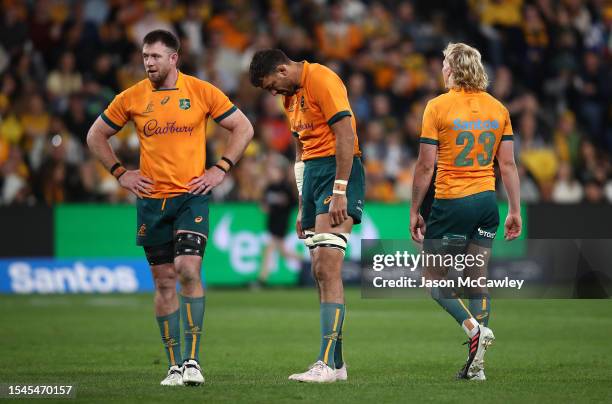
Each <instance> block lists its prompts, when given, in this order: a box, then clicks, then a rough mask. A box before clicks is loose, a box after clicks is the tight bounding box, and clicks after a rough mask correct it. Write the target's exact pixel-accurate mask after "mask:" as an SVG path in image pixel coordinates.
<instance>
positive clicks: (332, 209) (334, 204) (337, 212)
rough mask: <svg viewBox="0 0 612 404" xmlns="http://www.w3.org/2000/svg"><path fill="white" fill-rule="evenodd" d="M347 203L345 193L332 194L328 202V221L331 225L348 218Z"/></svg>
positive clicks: (340, 222) (336, 224)
mask: <svg viewBox="0 0 612 404" xmlns="http://www.w3.org/2000/svg"><path fill="white" fill-rule="evenodd" d="M347 205H348V202H347V199H346V195H339V194H332V198H331V202H330V203H329V223H330V224H331V225H332V226H339V225H341V224H342V223H343V222H344V221H345V220H348V211H347V208H346V207H347Z"/></svg>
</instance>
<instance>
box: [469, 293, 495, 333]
mask: <svg viewBox="0 0 612 404" xmlns="http://www.w3.org/2000/svg"><path fill="white" fill-rule="evenodd" d="M469 307H470V312H471V313H472V315H473V316H474V318H475V319H476V321H478V322H479V323H480V324H482V325H484V326H485V327H487V326H488V325H489V316H490V315H491V298H490V297H489V295H477V296H471V297H470V306H469Z"/></svg>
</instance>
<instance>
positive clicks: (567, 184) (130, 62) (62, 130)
mask: <svg viewBox="0 0 612 404" xmlns="http://www.w3.org/2000/svg"><path fill="white" fill-rule="evenodd" d="M0 2H1V6H0V204H3V205H10V204H34V203H47V204H54V203H61V202H92V201H109V202H123V201H130V200H132V199H131V198H133V197H132V196H130V195H129V194H128V193H127V192H126V191H124V190H123V189H121V188H120V187H119V186H118V184H117V182H116V181H115V179H114V178H113V177H112V176H110V175H109V174H108V173H107V172H106V170H104V168H103V167H102V166H101V165H100V164H99V163H97V162H96V161H95V159H93V158H92V156H91V155H90V153H89V152H88V150H87V146H86V142H85V140H86V135H87V131H88V129H89V127H90V125H91V124H92V122H93V121H94V120H95V119H96V118H97V116H98V115H99V114H100V113H101V112H102V111H103V110H104V109H105V108H106V106H107V104H108V103H109V102H110V101H111V100H112V99H113V97H114V95H115V94H117V93H119V92H120V91H122V90H123V89H125V88H127V87H129V86H130V85H132V84H134V83H136V82H138V81H139V80H141V79H143V78H144V70H143V66H142V57H141V50H140V44H141V40H142V38H143V37H144V35H145V34H146V33H147V32H149V31H150V30H152V29H156V28H165V29H169V30H172V31H174V32H175V33H177V34H178V35H179V37H180V39H181V43H182V50H181V56H180V69H181V71H183V72H185V73H187V74H192V75H195V76H197V77H199V78H201V79H203V80H207V81H210V82H212V83H213V84H215V85H216V86H218V87H219V88H221V89H222V90H223V91H224V92H225V93H226V94H228V95H229V96H230V98H231V99H232V101H234V102H235V104H236V105H238V106H239V108H240V109H241V110H242V111H244V112H245V114H246V115H247V116H248V117H249V118H250V119H251V121H252V122H253V125H254V127H255V133H256V135H255V140H254V141H253V143H252V144H251V145H250V146H249V147H248V149H247V151H246V154H245V157H244V158H243V160H242V161H241V162H240V164H239V165H238V166H237V167H236V168H235V169H234V170H233V171H232V172H231V175H230V176H228V178H227V179H226V181H224V183H223V184H222V185H221V186H219V187H218V188H217V189H215V191H214V198H215V199H217V200H240V201H258V200H260V199H261V197H262V193H263V191H264V190H265V187H266V185H267V184H266V178H267V175H266V173H267V172H268V170H270V169H271V165H276V166H277V167H280V168H282V169H283V170H284V171H285V172H286V173H287V176H288V181H291V180H292V178H291V175H292V174H291V172H292V164H290V163H289V162H290V161H292V159H293V158H294V146H293V139H292V137H291V133H290V132H289V130H288V128H287V124H286V120H285V118H284V115H283V113H282V109H281V104H280V98H274V97H272V96H270V95H269V94H266V93H264V92H262V91H261V90H258V89H254V88H253V87H252V86H251V85H250V84H249V81H248V65H249V63H250V60H251V57H252V55H253V53H254V52H255V51H256V50H258V49H262V48H269V47H279V48H281V49H283V50H284V51H285V52H286V53H287V55H288V56H289V57H290V58H292V59H293V60H309V61H314V62H320V63H324V64H326V65H327V66H329V67H330V68H332V69H333V70H335V71H336V72H337V73H339V74H340V76H341V77H342V78H343V80H344V82H345V84H346V86H347V88H348V93H349V97H350V102H351V106H352V108H353V111H354V113H355V115H356V118H357V121H358V136H359V139H360V144H361V147H362V150H363V152H364V161H365V166H366V172H367V198H368V199H369V200H376V201H385V202H398V201H407V200H410V198H411V195H410V194H411V186H412V175H413V168H414V163H415V159H416V156H417V154H418V147H419V143H418V138H419V135H420V127H421V120H422V114H423V109H424V107H425V104H426V103H427V101H428V100H429V99H431V98H433V97H435V96H437V95H438V94H441V93H442V92H444V91H445V90H444V88H443V82H442V77H441V67H442V50H443V49H444V47H445V46H446V44H447V43H448V42H451V41H452V42H458V41H462V42H467V43H469V44H472V45H474V46H476V47H477V48H478V49H480V50H481V52H482V54H483V59H484V61H485V63H486V68H487V71H488V74H489V78H490V80H491V85H490V87H489V91H490V92H491V93H492V94H493V95H494V96H495V97H496V98H498V99H499V100H501V101H502V102H503V103H504V104H505V105H506V106H507V108H508V109H509V111H510V114H511V119H512V123H513V127H514V133H515V139H516V141H515V150H516V159H517V162H518V166H519V173H520V176H521V191H522V198H523V200H524V201H527V202H537V201H552V202H559V203H574V202H582V201H587V202H591V203H610V202H612V167H611V158H610V156H611V154H612V123H611V122H612V107H611V103H610V99H611V95H612V69H611V59H612V35H611V30H612V4H611V3H610V2H607V1H605V0H590V1H581V0H532V1H527V0H453V1H445V0H413V1H366V0H337V1H332V0H328V1H325V0H259V1H254V0H223V1H215V0H200V1H178V0H159V1H137V0H108V1H104V0H85V1H58V0H40V1H18V0H14V1H11V0H0ZM209 125H210V127H209V129H208V133H209V136H208V139H207V153H208V163H209V164H214V162H215V161H216V160H217V159H218V157H220V155H221V153H222V151H223V147H224V144H225V140H226V136H225V135H226V133H224V130H223V129H221V128H220V127H218V126H216V125H215V124H214V122H212V120H211V122H210V124H209ZM112 145H113V147H114V148H115V150H116V151H117V154H118V156H119V158H120V160H121V161H122V162H123V163H124V164H125V165H126V166H127V167H128V168H130V167H132V168H134V167H137V166H138V153H139V151H138V147H139V145H138V138H137V135H136V133H135V130H134V128H133V127H132V126H131V125H127V126H126V127H124V128H123V129H122V130H121V132H120V133H118V134H117V135H116V136H115V137H113V138H112ZM498 188H499V189H502V187H498ZM500 192H502V191H500ZM500 197H501V195H500Z"/></svg>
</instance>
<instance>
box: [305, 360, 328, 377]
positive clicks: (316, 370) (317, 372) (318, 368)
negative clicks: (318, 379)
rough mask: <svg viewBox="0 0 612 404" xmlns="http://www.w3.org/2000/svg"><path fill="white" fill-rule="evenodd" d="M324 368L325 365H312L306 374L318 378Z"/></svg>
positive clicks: (319, 363)
mask: <svg viewBox="0 0 612 404" xmlns="http://www.w3.org/2000/svg"><path fill="white" fill-rule="evenodd" d="M324 366H325V365H324V364H323V363H321V362H316V363H313V364H312V365H311V366H310V368H308V372H309V373H312V374H315V375H317V376H319V375H321V373H322V372H323V368H324Z"/></svg>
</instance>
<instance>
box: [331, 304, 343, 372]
mask: <svg viewBox="0 0 612 404" xmlns="http://www.w3.org/2000/svg"><path fill="white" fill-rule="evenodd" d="M345 311H346V306H345V307H344V310H342V318H341V319H340V325H339V326H338V329H339V331H338V339H337V340H336V347H335V349H334V364H335V365H336V369H340V368H341V367H342V366H344V355H343V354H342V330H343V329H344V313H345Z"/></svg>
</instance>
